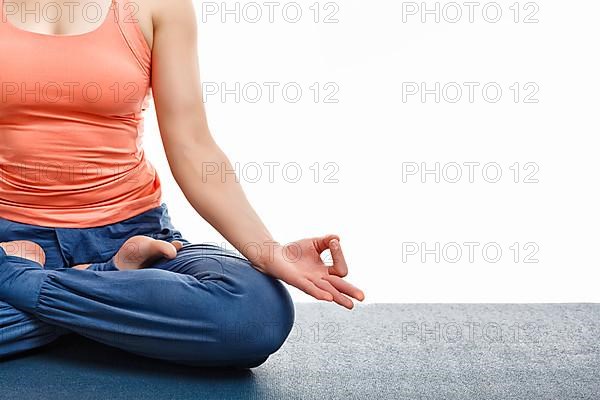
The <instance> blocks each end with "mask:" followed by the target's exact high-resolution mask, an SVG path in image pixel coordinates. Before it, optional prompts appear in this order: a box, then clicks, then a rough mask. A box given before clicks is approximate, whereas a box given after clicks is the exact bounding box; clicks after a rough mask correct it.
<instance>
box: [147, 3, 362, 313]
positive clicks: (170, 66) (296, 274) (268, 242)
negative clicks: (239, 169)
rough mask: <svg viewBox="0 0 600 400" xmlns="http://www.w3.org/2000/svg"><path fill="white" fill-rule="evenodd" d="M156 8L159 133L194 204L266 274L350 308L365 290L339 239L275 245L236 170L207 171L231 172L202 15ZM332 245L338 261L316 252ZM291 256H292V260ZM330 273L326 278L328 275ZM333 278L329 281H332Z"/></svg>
mask: <svg viewBox="0 0 600 400" xmlns="http://www.w3.org/2000/svg"><path fill="white" fill-rule="evenodd" d="M155 8H156V9H155V10H153V15H154V16H153V22H154V44H153V54H152V90H153V96H154V103H155V105H156V113H157V118H158V124H159V128H160V133H161V138H162V142H163V146H164V148H165V153H166V156H167V159H168V162H169V166H170V169H171V172H172V174H173V177H174V179H175V181H176V182H177V184H178V185H179V187H180V188H181V190H182V192H183V193H184V195H185V197H186V198H187V200H188V201H189V203H190V204H191V205H192V207H193V208H194V209H195V210H196V211H197V212H198V214H199V215H201V216H202V217H203V218H204V219H205V220H206V221H207V222H208V223H209V224H211V225H212V226H213V227H214V228H215V229H216V230H217V231H219V232H220V233H221V234H222V235H223V237H225V238H226V239H227V240H228V241H229V242H230V243H231V244H232V245H233V246H235V248H236V249H238V251H240V253H242V254H243V255H244V256H245V257H246V258H248V260H250V261H251V262H252V264H253V265H254V266H255V268H257V269H258V270H260V271H261V272H264V273H267V274H269V275H272V276H274V277H276V278H279V279H282V280H284V281H285V282H287V283H289V284H291V285H294V286H296V287H298V288H299V289H301V290H303V291H305V292H306V293H308V294H310V295H312V296H314V297H316V298H318V299H322V300H329V301H331V300H334V301H336V302H338V303H340V304H342V305H344V306H346V307H348V308H352V301H351V300H350V299H349V298H347V297H346V296H344V295H343V294H342V293H340V292H343V293H346V294H348V295H350V296H352V297H354V298H358V299H359V300H362V298H363V297H364V295H363V294H362V292H361V291H360V290H358V289H356V288H354V287H352V286H351V285H350V284H349V283H347V282H345V281H343V280H342V279H341V277H343V276H345V275H346V274H347V267H346V264H345V261H344V260H343V255H342V252H341V248H340V246H339V238H338V237H337V236H336V235H328V236H326V237H322V238H312V239H304V240H301V241H298V242H296V243H295V244H294V246H293V248H291V247H290V246H289V245H288V246H281V245H280V244H279V243H277V242H276V241H275V240H274V239H273V237H272V235H271V233H270V232H269V231H268V229H267V228H266V227H265V225H264V224H263V222H262V221H261V219H260V218H259V216H258V215H257V214H256V212H255V211H254V209H253V208H252V206H251V205H250V203H249V202H248V199H247V198H246V196H245V194H244V191H243V190H242V187H241V185H240V184H239V182H237V179H236V177H235V175H234V174H232V173H228V174H226V175H225V176H224V177H223V176H222V174H221V173H216V174H215V173H210V174H207V173H206V166H210V167H211V168H213V167H217V168H219V171H221V170H226V171H233V168H232V165H231V163H230V161H229V159H228V158H227V156H226V155H225V154H224V153H223V151H222V150H221V149H220V148H219V146H218V145H217V143H216V142H215V140H214V139H213V137H212V135H211V132H210V130H209V127H208V123H207V118H206V113H205V109H204V103H203V101H202V91H201V81H200V71H199V65H198V52H197V30H198V26H197V21H196V17H195V10H194V7H193V2H192V0H175V1H170V2H159V3H157V5H156V7H155ZM327 248H330V249H331V252H332V255H333V258H334V266H333V267H330V268H328V267H327V266H325V265H324V264H322V263H320V259H318V260H317V259H316V258H315V254H316V256H317V258H318V255H319V254H320V253H321V252H322V251H324V250H325V249H327ZM290 260H294V261H293V262H291V261H290ZM326 278H327V279H326ZM329 278H331V279H329Z"/></svg>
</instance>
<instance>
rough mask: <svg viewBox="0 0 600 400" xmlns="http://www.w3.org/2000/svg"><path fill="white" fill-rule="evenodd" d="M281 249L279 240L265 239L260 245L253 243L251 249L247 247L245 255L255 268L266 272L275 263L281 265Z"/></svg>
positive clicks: (271, 268) (270, 269) (272, 267)
mask: <svg viewBox="0 0 600 400" xmlns="http://www.w3.org/2000/svg"><path fill="white" fill-rule="evenodd" d="M283 251H284V246H283V245H282V244H280V243H279V242H276V241H266V242H263V243H262V244H261V245H260V246H258V245H255V246H254V248H253V249H249V251H248V255H247V256H246V257H247V258H248V260H249V261H250V262H251V263H252V264H253V265H254V267H255V268H256V269H258V270H259V271H261V272H263V273H267V274H268V273H270V272H271V271H273V269H274V268H276V266H277V265H281V261H282V260H283V259H284V257H283Z"/></svg>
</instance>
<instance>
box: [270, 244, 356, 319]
mask: <svg viewBox="0 0 600 400" xmlns="http://www.w3.org/2000/svg"><path fill="white" fill-rule="evenodd" d="M327 249H329V250H330V251H331V256H332V258H333V265H332V266H327V265H325V263H324V262H323V261H322V260H321V253H323V251H325V250H327ZM283 258H284V260H285V261H283V263H284V264H286V265H285V266H284V267H282V268H281V270H282V273H281V274H277V275H279V276H277V277H278V278H279V279H281V280H283V281H284V282H286V283H288V284H290V285H292V286H295V287H297V288H298V289H300V290H302V291H303V292H305V293H307V294H309V295H311V296H313V297H315V298H316V299H319V300H326V301H335V302H336V303H338V304H340V305H342V306H344V307H346V308H349V309H351V308H352V307H353V306H354V303H353V302H352V300H351V299H350V297H352V298H355V299H357V300H360V301H362V300H363V299H364V297H365V296H364V294H363V292H362V291H361V290H360V289H358V288H356V287H354V286H353V285H351V284H350V283H348V282H346V281H345V280H344V279H342V278H343V277H345V276H346V275H347V274H348V267H347V265H346V261H345V259H344V255H343V253H342V249H341V247H340V244H339V238H338V237H337V236H336V235H328V236H325V237H320V238H311V239H302V240H299V241H296V242H293V243H290V244H287V245H286V246H284V248H283Z"/></svg>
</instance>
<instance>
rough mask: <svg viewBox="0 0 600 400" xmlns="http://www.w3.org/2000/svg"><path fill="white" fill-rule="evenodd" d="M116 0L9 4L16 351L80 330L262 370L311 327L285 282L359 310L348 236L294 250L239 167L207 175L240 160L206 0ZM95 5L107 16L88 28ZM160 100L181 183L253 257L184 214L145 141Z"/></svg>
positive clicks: (4, 71)
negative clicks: (203, 26)
mask: <svg viewBox="0 0 600 400" xmlns="http://www.w3.org/2000/svg"><path fill="white" fill-rule="evenodd" d="M36 3H37V4H36ZM101 3H102V4H99V3H94V2H92V1H90V2H88V3H86V2H84V3H77V4H78V6H75V7H74V8H73V9H71V10H70V9H69V8H67V5H66V4H61V5H60V6H57V4H58V3H56V2H55V1H52V2H50V1H48V2H41V3H40V2H36V1H19V2H12V1H9V0H0V4H2V7H1V8H0V10H1V13H2V14H1V17H2V19H1V21H0V54H2V59H1V61H0V83H1V88H0V95H1V98H2V100H1V102H0V173H1V174H2V175H1V176H0V242H2V243H0V356H5V355H8V354H15V353H18V352H22V351H24V350H27V349H32V348H36V347H39V346H42V345H44V344H47V343H49V342H51V341H53V340H54V339H56V338H57V337H59V336H61V335H63V334H65V333H68V332H75V333H77V334H80V335H83V336H86V337H89V338H91V339H93V340H96V341H98V342H102V343H105V344H108V345H111V346H115V347H119V348H121V349H124V350H126V351H129V352H132V353H136V354H140V355H143V356H147V357H153V358H158V359H163V360H169V361H172V362H177V363H182V364H190V365H201V366H235V367H243V368H246V367H255V366H257V365H260V364H261V363H263V362H264V361H265V360H266V359H267V358H268V357H269V355H270V354H272V353H273V352H275V351H276V350H277V349H279V347H280V346H281V345H282V344H283V342H284V341H285V339H286V337H287V336H288V334H289V332H290V330H291V328H292V325H293V321H294V307H293V303H292V301H291V298H290V296H289V294H288V292H287V290H286V289H285V287H284V286H283V285H282V284H281V282H280V281H279V280H281V281H283V282H286V283H287V284H290V285H293V286H295V287H297V288H299V289H300V290H303V291H304V292H306V293H308V294H309V295H312V296H314V297H315V298H317V299H320V300H325V301H334V302H336V303H338V304H340V305H342V306H344V307H346V308H348V309H351V308H352V307H353V301H352V300H351V298H354V299H357V300H360V301H362V300H363V299H364V294H363V293H362V292H361V291H360V290H359V289H357V288H356V287H354V286H352V285H351V284H349V283H347V282H346V281H344V280H343V279H342V278H343V277H344V276H346V274H347V272H348V270H347V267H346V263H345V261H344V257H343V254H342V250H341V248H340V244H339V237H337V236H336V235H328V236H325V237H317V238H310V239H303V240H299V241H297V242H294V243H292V244H288V245H286V246H283V245H281V244H279V243H278V242H277V241H275V240H274V239H273V237H272V236H271V234H270V233H269V231H268V230H267V228H266V227H265V226H264V225H263V223H262V222H261V220H260V218H259V217H258V216H257V215H256V213H255V212H254V210H253V209H252V207H251V205H250V204H249V203H248V201H247V200H246V197H245V195H244V193H243V191H242V188H241V186H240V185H239V184H238V183H237V181H236V179H235V176H232V175H231V174H230V173H229V174H220V173H214V171H213V170H211V173H210V174H207V173H204V172H205V171H204V169H205V166H206V165H211V166H215V165H217V166H220V168H221V169H222V171H231V170H232V167H231V164H230V162H229V160H228V159H227V157H226V156H225V154H223V152H222V151H221V149H220V148H219V147H218V145H217V144H216V143H215V141H214V140H213V138H212V137H211V134H210V132H209V128H208V125H207V120H206V116H205V111H204V108H203V102H202V94H201V90H200V88H201V84H200V77H199V68H198V64H197V59H198V56H197V52H196V44H197V36H196V34H197V25H196V20H195V12H194V9H193V4H192V0H177V1H172V2H165V1H161V0H146V1H143V2H137V3H132V2H124V1H118V0H112V1H110V0H106V1H102V2H101ZM89 7H95V8H97V9H99V10H100V11H101V12H100V15H101V18H98V20H97V21H93V22H92V23H90V22H89V21H86V20H85V18H84V17H83V16H84V15H89ZM84 10H85V12H84ZM57 11H58V13H57ZM41 13H43V14H42V15H41V16H42V18H41V19H40V18H39V17H40V14H41ZM86 13H87V14H86ZM55 15H58V17H57V18H55V19H53V20H52V21H49V20H48V19H49V18H50V17H49V16H52V17H54V16H55ZM70 15H72V16H73V18H72V20H71V22H69V16H70ZM40 20H41V22H40ZM150 96H153V98H154V103H155V106H156V113H157V117H158V123H159V128H160V133H161V138H162V142H163V145H164V148H165V152H166V155H167V159H168V162H169V166H170V169H171V172H172V174H173V176H174V178H175V180H176V182H177V183H178V185H179V186H180V188H181V190H182V191H183V193H184V195H185V196H186V198H187V200H188V201H189V202H190V204H191V205H192V206H193V208H194V209H195V210H196V211H197V212H198V213H199V215H201V216H202V217H203V218H204V219H206V220H207V221H208V222H209V223H210V224H211V225H212V226H213V227H215V229H217V230H218V231H219V232H220V233H221V234H222V235H223V236H224V237H225V238H226V239H227V240H228V241H229V242H230V243H231V244H232V245H233V246H235V247H236V249H238V250H239V252H240V253H241V254H242V255H243V257H241V256H238V255H237V254H236V253H234V252H232V251H228V250H225V249H222V248H220V247H217V246H213V245H209V244H193V243H190V242H189V241H188V240H186V239H185V238H184V237H183V236H182V234H181V232H179V231H178V230H177V229H175V227H174V226H173V225H172V224H171V220H170V218H169V214H168V210H167V206H166V204H165V203H163V202H162V201H161V184H160V180H159V177H158V175H157V174H156V172H155V170H154V168H153V166H152V165H151V164H150V163H149V162H148V160H147V159H146V158H145V155H144V151H143V149H142V146H141V139H142V135H143V111H144V110H145V109H146V108H147V106H148V104H149V100H150ZM326 249H330V250H331V253H332V258H333V261H334V265H333V266H331V267H328V266H326V265H324V264H323V263H322V262H321V259H320V257H319V255H320V253H321V252H323V251H324V250H326Z"/></svg>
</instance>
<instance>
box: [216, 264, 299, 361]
mask: <svg viewBox="0 0 600 400" xmlns="http://www.w3.org/2000/svg"><path fill="white" fill-rule="evenodd" d="M256 273H257V274H260V276H258V275H257V276H255V278H256V280H254V279H249V280H248V281H247V282H248V285H249V286H252V287H248V288H247V289H246V290H245V296H243V298H240V302H243V304H242V305H241V309H240V310H238V313H237V318H236V321H235V322H234V321H230V322H232V323H235V326H236V329H235V330H233V331H232V330H227V331H226V334H229V337H230V338H235V341H236V342H237V346H234V347H238V349H237V350H238V351H237V352H236V353H237V354H239V356H240V357H241V358H243V359H262V361H261V362H260V363H262V362H264V361H265V360H266V358H267V357H268V356H269V355H271V354H273V353H275V352H276V351H277V350H279V348H280V347H281V346H282V345H283V344H284V343H285V341H286V339H287V337H288V335H289V334H290V331H291V330H292V327H293V325H294V319H295V310H294V303H293V301H292V299H291V297H290V294H289V292H288V291H287V289H286V288H285V286H284V285H283V284H282V283H281V282H280V281H278V280H276V279H274V278H271V277H269V276H266V275H263V274H262V273H261V272H258V271H256ZM232 335H233V336H232ZM230 343H231V342H230Z"/></svg>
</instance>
